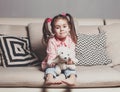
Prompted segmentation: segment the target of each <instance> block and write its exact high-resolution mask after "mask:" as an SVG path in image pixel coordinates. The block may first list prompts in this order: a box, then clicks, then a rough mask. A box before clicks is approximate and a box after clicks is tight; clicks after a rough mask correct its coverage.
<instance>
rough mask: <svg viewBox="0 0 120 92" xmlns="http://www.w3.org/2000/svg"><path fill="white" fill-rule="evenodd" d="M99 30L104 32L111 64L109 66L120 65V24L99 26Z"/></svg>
mask: <svg viewBox="0 0 120 92" xmlns="http://www.w3.org/2000/svg"><path fill="white" fill-rule="evenodd" d="M99 28H100V30H104V31H105V32H106V36H107V40H106V45H107V51H108V55H109V56H110V57H111V59H112V63H111V64H109V66H115V65H118V64H120V23H114V24H111V25H106V26H101V27H99Z"/></svg>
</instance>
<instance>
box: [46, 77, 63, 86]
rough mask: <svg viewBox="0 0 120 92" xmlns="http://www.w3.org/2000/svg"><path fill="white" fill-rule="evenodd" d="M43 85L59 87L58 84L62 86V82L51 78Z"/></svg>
mask: <svg viewBox="0 0 120 92" xmlns="http://www.w3.org/2000/svg"><path fill="white" fill-rule="evenodd" d="M45 84H46V85H51V84H52V85H54V84H57V85H59V84H62V81H61V80H58V79H54V78H52V79H48V80H46V82H45Z"/></svg>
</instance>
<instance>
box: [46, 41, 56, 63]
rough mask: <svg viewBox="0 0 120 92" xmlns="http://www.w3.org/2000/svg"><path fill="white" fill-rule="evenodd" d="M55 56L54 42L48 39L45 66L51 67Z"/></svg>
mask: <svg viewBox="0 0 120 92" xmlns="http://www.w3.org/2000/svg"><path fill="white" fill-rule="evenodd" d="M56 56H57V54H56V46H55V42H54V41H53V40H51V39H50V40H49V41H48V46H47V64H48V65H51V64H52V63H53V59H55V57H56ZM53 65H54V64H53Z"/></svg>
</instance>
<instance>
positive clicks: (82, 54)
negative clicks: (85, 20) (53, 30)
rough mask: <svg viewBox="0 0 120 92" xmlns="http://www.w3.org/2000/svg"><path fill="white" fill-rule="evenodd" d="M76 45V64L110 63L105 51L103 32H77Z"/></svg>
mask: <svg viewBox="0 0 120 92" xmlns="http://www.w3.org/2000/svg"><path fill="white" fill-rule="evenodd" d="M77 35H78V40H77V45H76V58H77V59H78V60H79V61H78V64H77V65H106V64H109V63H111V60H110V59H109V58H108V56H107V53H106V38H105V32H104V31H101V32H100V33H99V34H94V35H87V34H81V33H78V34H77Z"/></svg>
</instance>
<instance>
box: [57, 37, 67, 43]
mask: <svg viewBox="0 0 120 92" xmlns="http://www.w3.org/2000/svg"><path fill="white" fill-rule="evenodd" d="M66 38H67V37H65V38H58V37H56V36H55V39H57V40H60V41H62V42H64V41H65V39H66Z"/></svg>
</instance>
